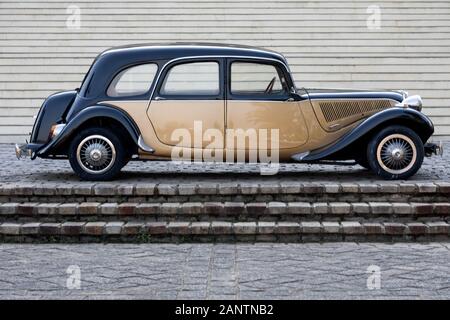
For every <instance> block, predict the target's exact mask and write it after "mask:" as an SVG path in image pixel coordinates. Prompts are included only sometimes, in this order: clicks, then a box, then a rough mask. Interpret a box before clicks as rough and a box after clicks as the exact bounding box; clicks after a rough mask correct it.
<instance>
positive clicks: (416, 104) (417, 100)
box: [396, 95, 422, 111]
mask: <svg viewBox="0 0 450 320" xmlns="http://www.w3.org/2000/svg"><path fill="white" fill-rule="evenodd" d="M396 106H397V107H403V108H412V109H415V110H417V111H421V110H422V98H421V97H420V96H418V95H415V96H410V97H408V98H405V99H403V101H402V102H401V103H398V104H396Z"/></svg>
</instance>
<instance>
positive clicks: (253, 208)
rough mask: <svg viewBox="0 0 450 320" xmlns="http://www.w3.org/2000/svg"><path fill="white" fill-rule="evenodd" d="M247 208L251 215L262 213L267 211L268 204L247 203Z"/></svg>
mask: <svg viewBox="0 0 450 320" xmlns="http://www.w3.org/2000/svg"><path fill="white" fill-rule="evenodd" d="M245 208H246V210H247V213H248V214H250V215H262V214H265V213H267V204H266V203H265V202H253V203H247V204H246V206H245Z"/></svg>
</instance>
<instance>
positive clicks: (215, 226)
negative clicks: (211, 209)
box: [211, 221, 233, 234]
mask: <svg viewBox="0 0 450 320" xmlns="http://www.w3.org/2000/svg"><path fill="white" fill-rule="evenodd" d="M211 233H212V234H232V233H233V225H232V223H231V222H224V221H213V222H211Z"/></svg>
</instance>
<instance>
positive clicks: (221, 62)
mask: <svg viewBox="0 0 450 320" xmlns="http://www.w3.org/2000/svg"><path fill="white" fill-rule="evenodd" d="M197 62H215V63H217V65H218V67H219V70H218V71H219V79H218V81H219V92H218V93H217V94H214V95H198V94H163V93H161V89H162V86H163V85H164V83H165V81H166V78H167V75H168V74H169V72H170V70H171V69H172V68H173V67H176V66H178V65H182V64H188V63H197ZM223 66H224V59H222V58H208V57H205V58H186V59H181V60H177V61H174V62H172V63H170V64H168V65H167V66H166V67H164V70H162V72H161V76H160V78H159V81H158V83H157V85H156V89H155V93H154V94H153V96H152V101H153V100H223V99H224V98H225V92H224V74H225V72H224V70H223Z"/></svg>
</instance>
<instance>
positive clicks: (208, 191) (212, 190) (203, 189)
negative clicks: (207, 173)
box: [197, 183, 217, 195]
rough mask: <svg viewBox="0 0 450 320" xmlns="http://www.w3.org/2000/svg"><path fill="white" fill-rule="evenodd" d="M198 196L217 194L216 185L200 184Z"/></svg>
mask: <svg viewBox="0 0 450 320" xmlns="http://www.w3.org/2000/svg"><path fill="white" fill-rule="evenodd" d="M197 194H203V195H212V194H217V184H216V183H200V184H199V185H198V187H197Z"/></svg>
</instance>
